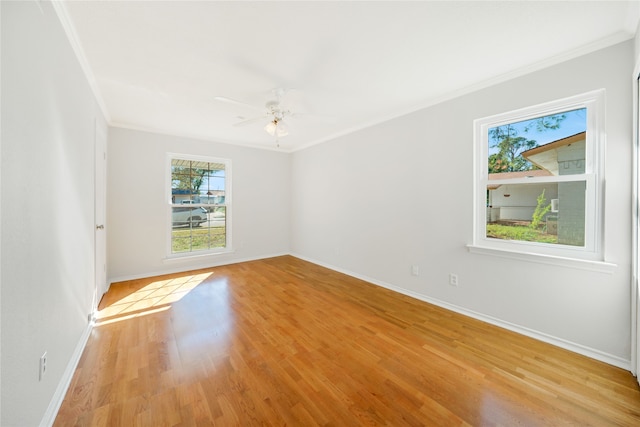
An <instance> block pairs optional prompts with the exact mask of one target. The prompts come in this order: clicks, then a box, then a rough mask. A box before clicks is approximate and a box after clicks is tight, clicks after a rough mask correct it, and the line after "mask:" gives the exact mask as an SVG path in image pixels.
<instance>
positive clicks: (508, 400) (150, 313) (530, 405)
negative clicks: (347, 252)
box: [55, 256, 640, 426]
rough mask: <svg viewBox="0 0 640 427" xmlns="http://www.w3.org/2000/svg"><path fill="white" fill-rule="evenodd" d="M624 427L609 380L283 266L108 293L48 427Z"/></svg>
mask: <svg viewBox="0 0 640 427" xmlns="http://www.w3.org/2000/svg"><path fill="white" fill-rule="evenodd" d="M265 424H266V425H305V426H307V425H324V426H330V425H394V426H401V425H433V426H443V425H461V426H463V425H580V426H589V425H595V426H600V425H621V426H627V425H628V426H631V425H640V387H638V384H637V382H636V380H635V378H633V376H632V375H631V374H630V373H628V372H626V371H624V370H622V369H619V368H616V367H613V366H609V365H606V364H604V363H602V362H598V361H595V360H592V359H589V358H587V357H584V356H581V355H577V354H575V353H571V352H569V351H566V350H563V349H560V348H557V347H554V346H551V345H548V344H545V343H542V342H539V341H536V340H533V339H530V338H528V337H524V336H522V335H519V334H516V333H514V332H511V331H507V330H504V329H501V328H498V327H495V326H492V325H489V324H486V323H483V322H481V321H478V320H475V319H471V318H468V317H465V316H462V315H459V314H456V313H453V312H450V311H447V310H445V309H442V308H440V307H435V306H433V305H430V304H427V303H424V302H421V301H418V300H415V299H412V298H410V297H407V296H404V295H400V294H397V293H394V292H392V291H390V290H387V289H383V288H380V287H377V286H374V285H372V284H369V283H366V282H363V281H361V280H358V279H355V278H352V277H349V276H345V275H343V274H340V273H337V272H335V271H331V270H328V269H325V268H322V267H319V266H317V265H314V264H311V263H308V262H305V261H302V260H299V259H296V258H294V257H291V256H284V257H277V258H271V259H267V260H261V261H254V262H248V263H242V264H235V265H230V266H223V267H215V268H211V269H203V270H197V271H191V272H186V273H181V274H174V275H166V276H161V277H152V278H148V279H137V280H132V281H129V282H122V283H117V284H113V285H112V286H111V289H110V290H109V293H108V294H107V295H105V297H104V298H103V301H102V302H101V306H100V312H99V313H98V322H97V324H96V327H95V328H94V330H93V332H92V334H91V337H90V338H89V341H88V343H87V346H86V348H85V351H84V353H83V355H82V357H81V359H80V362H79V365H78V369H77V370H76V372H75V375H74V377H73V379H72V382H71V385H70V388H69V391H68V393H67V396H66V397H65V400H64V402H63V404H62V407H61V408H60V411H59V413H58V416H57V418H56V422H55V426H71V425H74V426H75V425H80V426H103V425H108V426H120V425H121V426H129V425H141V426H196V425H265Z"/></svg>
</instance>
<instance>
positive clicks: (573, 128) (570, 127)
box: [489, 108, 587, 154]
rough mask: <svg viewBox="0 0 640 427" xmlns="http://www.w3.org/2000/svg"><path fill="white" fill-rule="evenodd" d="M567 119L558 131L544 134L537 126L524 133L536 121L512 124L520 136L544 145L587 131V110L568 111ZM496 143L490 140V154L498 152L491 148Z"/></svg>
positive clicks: (547, 131) (549, 131)
mask: <svg viewBox="0 0 640 427" xmlns="http://www.w3.org/2000/svg"><path fill="white" fill-rule="evenodd" d="M564 114H565V115H566V118H565V119H564V120H563V121H562V123H561V124H560V127H559V128H558V129H556V130H546V131H544V132H538V131H537V130H536V129H535V126H532V127H531V129H529V131H528V132H525V131H524V128H525V127H526V126H527V125H529V124H531V122H533V121H535V119H531V120H525V121H523V122H518V123H514V124H512V126H513V127H515V128H516V129H517V130H518V136H523V137H525V138H527V139H533V140H535V141H536V142H537V144H538V145H544V144H547V143H549V142H552V141H557V140H558V139H562V138H566V137H567V136H571V135H575V134H576V133H580V132H584V131H586V130H587V109H586V108H581V109H578V110H572V111H567V112H566V113H564ZM493 144H494V142H493V141H491V139H490V140H489V154H492V153H495V152H496V151H497V150H496V149H495V148H491V145H493Z"/></svg>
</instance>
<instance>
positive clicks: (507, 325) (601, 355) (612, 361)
mask: <svg viewBox="0 0 640 427" xmlns="http://www.w3.org/2000/svg"><path fill="white" fill-rule="evenodd" d="M291 256H294V257H296V258H300V259H302V260H304V261H308V262H311V263H313V264H317V265H320V266H322V267H325V268H328V269H330V270H334V271H337V272H339V273H343V274H346V275H347V276H351V277H355V278H356V279H360V280H364V281H365V282H369V283H372V284H374V285H377V286H380V287H383V288H386V289H389V290H392V291H394V292H398V293H400V294H403V295H407V296H410V297H412V298H415V299H418V300H420V301H424V302H427V303H429V304H433V305H436V306H438V307H442V308H445V309H447V310H450V311H453V312H456V313H459V314H462V315H464V316H468V317H471V318H474V319H477V320H480V321H482V322H486V323H489V324H491V325H494V326H498V327H500V328H504V329H507V330H510V331H512V332H516V333H519V334H521V335H525V336H527V337H530V338H533V339H537V340H538V341H542V342H546V343H548V344H552V345H555V346H556V347H560V348H563V349H565V350H569V351H572V352H574V353H577V354H581V355H583V356H586V357H589V358H591V359H595V360H599V361H600V362H604V363H607V364H609V365H613V366H616V367H618V368H622V369H625V370H627V371H631V361H630V360H626V359H623V358H621V357H618V356H614V355H612V354H608V353H605V352H602V351H600V350H596V349H593V348H590V347H587V346H584V345H582V344H577V343H574V342H571V341H567V340H565V339H562V338H558V337H554V336H552V335H548V334H546V333H544V332H540V331H536V330H533V329H529V328H527V327H524V326H520V325H516V324H514V323H511V322H507V321H504V320H501V319H498V318H496V317H492V316H488V315H486V314H482V313H478V312H476V311H473V310H469V309H467V308H464V307H460V306H457V305H455V304H451V303H448V302H446V301H442V300H439V299H436V298H431V297H429V296H426V295H423V294H420V293H417V292H413V291H409V290H407V289H404V288H400V287H398V286H395V285H391V284H389V283H385V282H383V281H380V280H376V279H373V278H371V277H367V276H364V275H362V274H358V273H354V272H352V271H349V270H345V269H343V268H340V267H336V266H334V265H331V264H327V263H324V262H321V261H318V260H314V259H312V258H309V257H305V256H304V255H300V254H296V253H291Z"/></svg>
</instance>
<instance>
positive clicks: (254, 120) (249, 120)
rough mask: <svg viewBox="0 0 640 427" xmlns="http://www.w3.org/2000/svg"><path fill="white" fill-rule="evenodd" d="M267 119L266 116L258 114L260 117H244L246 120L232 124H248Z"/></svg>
mask: <svg viewBox="0 0 640 427" xmlns="http://www.w3.org/2000/svg"><path fill="white" fill-rule="evenodd" d="M266 120H268V118H267V116H266V115H264V116H260V117H253V118H251V119H246V120H242V121H240V122H238V123H234V126H246V125H250V124H252V123H257V122H263V121H266Z"/></svg>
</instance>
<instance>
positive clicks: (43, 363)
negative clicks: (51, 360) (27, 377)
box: [38, 351, 47, 381]
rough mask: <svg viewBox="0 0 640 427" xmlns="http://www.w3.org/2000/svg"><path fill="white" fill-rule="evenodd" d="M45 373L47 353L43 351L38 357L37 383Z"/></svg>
mask: <svg viewBox="0 0 640 427" xmlns="http://www.w3.org/2000/svg"><path fill="white" fill-rule="evenodd" d="M46 373H47V352H46V351H45V352H44V354H43V355H42V356H40V373H39V375H38V381H42V377H44V374H46Z"/></svg>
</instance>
